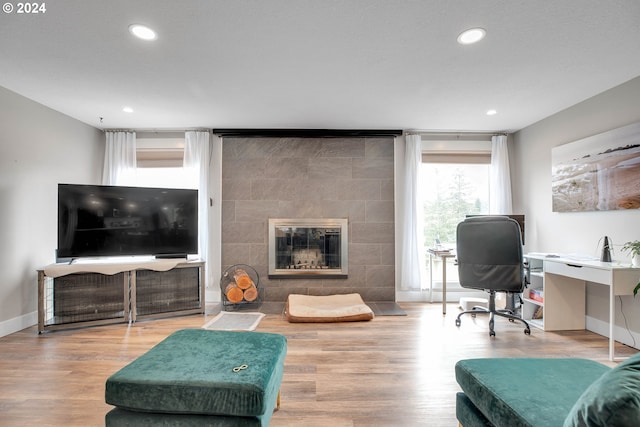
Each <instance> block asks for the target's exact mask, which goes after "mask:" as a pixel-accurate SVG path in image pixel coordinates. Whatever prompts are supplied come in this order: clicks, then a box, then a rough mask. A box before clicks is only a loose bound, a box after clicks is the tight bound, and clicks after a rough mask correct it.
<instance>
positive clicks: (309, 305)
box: [285, 294, 374, 323]
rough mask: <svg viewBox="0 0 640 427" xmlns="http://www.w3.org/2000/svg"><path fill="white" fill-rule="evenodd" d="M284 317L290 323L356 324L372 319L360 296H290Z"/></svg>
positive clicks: (370, 311) (371, 313)
mask: <svg viewBox="0 0 640 427" xmlns="http://www.w3.org/2000/svg"><path fill="white" fill-rule="evenodd" d="M285 315H286V317H287V320H288V321H289V322H292V323H300V322H309V323H316V322H357V321H361V320H371V319H373V318H374V314H373V310H371V308H370V307H369V306H368V305H366V304H365V303H364V301H363V300H362V297H361V296H360V294H344V295H325V296H314V295H299V294H290V295H289V297H287V304H286V308H285Z"/></svg>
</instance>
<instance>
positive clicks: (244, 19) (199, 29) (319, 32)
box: [0, 0, 640, 132]
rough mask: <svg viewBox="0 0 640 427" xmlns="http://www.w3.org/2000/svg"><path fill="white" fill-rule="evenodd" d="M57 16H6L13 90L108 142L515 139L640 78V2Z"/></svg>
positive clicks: (332, 0) (498, 0) (83, 9)
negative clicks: (278, 132) (180, 135)
mask: <svg viewBox="0 0 640 427" xmlns="http://www.w3.org/2000/svg"><path fill="white" fill-rule="evenodd" d="M12 3H13V4H14V5H17V2H15V3H14V2H12ZM45 4H46V12H44V13H39V14H18V13H16V10H14V11H13V12H12V13H6V12H4V13H0V86H3V87H5V88H7V89H9V90H11V91H14V92H17V93H19V94H21V95H23V96H25V97H27V98H30V99H32V100H34V101H37V102H39V103H41V104H44V105H46V106H48V107H50V108H53V109H54V110H57V111H60V112H62V113H64V114H67V115H69V116H71V117H74V118H76V119H78V120H80V121H82V122H85V123H87V124H89V125H91V126H94V127H97V128H103V129H104V128H107V129H115V128H126V129H131V128H132V129H147V130H152V129H158V130H161V129H190V128H310V129H407V130H409V129H411V130H425V131H429V130H431V131H492V132H493V131H501V132H502V131H506V132H512V131H516V130H519V129H522V128H523V127H526V126H528V125H530V124H533V123H535V122H537V121H539V120H541V119H543V118H545V117H548V116H550V115H552V114H554V113H557V112H558V111H561V110H563V109H565V108H567V107H570V106H572V105H574V104H576V103H579V102H581V101H583V100H585V99H587V98H590V97H592V96H594V95H596V94H598V93H601V92H603V91H605V90H607V89H610V88H612V87H614V86H617V85H619V84H621V83H624V82H626V81H628V80H631V79H632V78H634V77H637V76H639V75H640V1H637V0H617V1H615V2H614V1H601V0H563V1H558V0H537V1H526V0H518V1H516V0H493V1H492V0H485V1H478V0H456V1H445V0H421V1H409V0H395V1H392V0H386V1H385V0H323V1H320V0H268V1H266V0H263V1H259V0H181V1H175V0H109V1H104V0H55V1H49V2H46V3H45ZM5 7H6V4H5ZM132 23H142V24H146V25H148V26H150V27H152V28H153V29H155V30H156V31H157V32H158V38H157V40H155V41H153V42H145V41H141V40H138V39H135V38H133V37H132V36H131V34H130V33H129V32H128V26H129V25H130V24H132ZM470 27H482V28H484V29H486V31H487V36H486V38H485V39H484V40H482V41H481V42H479V43H477V44H475V45H469V46H463V45H459V44H458V43H457V42H456V37H457V36H458V34H459V33H460V32H461V31H463V30H465V29H468V28H470ZM125 106H129V107H131V108H133V110H134V112H133V113H125V112H123V111H122V108H123V107H125ZM489 109H495V110H497V114H496V115H494V116H488V115H486V111H487V110H489Z"/></svg>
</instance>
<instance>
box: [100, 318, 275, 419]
mask: <svg viewBox="0 0 640 427" xmlns="http://www.w3.org/2000/svg"><path fill="white" fill-rule="evenodd" d="M286 348H287V340H286V338H285V337H284V336H282V335H278V334H270V333H261V332H231V331H213V330H204V329H184V330H181V331H178V332H175V333H173V334H171V335H170V336H168V337H167V338H165V339H164V340H163V341H162V342H160V343H159V344H157V345H156V346H155V347H153V348H152V349H151V350H149V351H148V352H147V353H145V354H143V355H142V356H140V357H138V358H137V359H136V360H134V361H133V362H131V363H130V364H129V365H127V366H125V367H124V368H122V369H121V370H119V371H118V372H116V373H115V374H113V375H111V376H110V377H109V378H108V379H107V382H106V388H105V400H106V402H107V403H108V404H111V405H114V406H117V407H120V408H122V409H127V410H131V411H143V412H155V413H174V414H207V415H231V416H243V417H250V416H261V415H265V416H268V417H267V418H270V414H271V413H272V411H273V409H274V404H273V403H274V402H275V401H276V397H277V395H278V391H279V389H280V383H281V381H282V376H283V371H284V358H285V355H286ZM244 365H246V368H244V369H237V370H236V371H234V368H237V367H240V366H244Z"/></svg>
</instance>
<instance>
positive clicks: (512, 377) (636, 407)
mask: <svg viewBox="0 0 640 427" xmlns="http://www.w3.org/2000/svg"><path fill="white" fill-rule="evenodd" d="M455 375H456V381H457V382H458V384H459V385H460V388H461V389H462V392H459V393H458V394H457V395H456V417H457V419H458V421H459V423H460V425H461V426H463V427H488V426H494V427H503V426H504V427H556V426H557V427H578V426H580V427H587V426H589V427H595V426H606V427H627V426H629V427H631V426H640V353H639V354H636V355H634V356H633V357H631V358H629V359H627V360H625V361H624V362H622V363H620V364H619V365H617V366H616V367H615V368H613V369H612V368H609V367H607V366H605V365H603V364H601V363H598V362H594V361H592V360H587V359H577V358H564V359H545V358H486V359H467V360H460V361H459V362H458V363H456V366H455Z"/></svg>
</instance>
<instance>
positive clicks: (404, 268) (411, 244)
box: [399, 135, 426, 291]
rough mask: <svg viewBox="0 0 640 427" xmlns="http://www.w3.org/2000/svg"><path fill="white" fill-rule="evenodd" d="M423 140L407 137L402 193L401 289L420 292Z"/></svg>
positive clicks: (423, 265)
mask: <svg viewBox="0 0 640 427" xmlns="http://www.w3.org/2000/svg"><path fill="white" fill-rule="evenodd" d="M421 162H422V139H421V138H420V135H407V136H406V137H405V159H404V163H405V165H404V166H405V168H404V188H403V192H402V199H401V200H402V204H403V208H404V209H403V217H402V218H399V220H400V223H401V229H400V239H401V247H400V266H399V268H400V275H399V276H400V285H399V288H400V290H406V291H420V290H421V288H422V279H423V278H424V277H425V276H426V274H425V273H426V272H425V264H424V261H425V253H424V242H423V238H422V236H423V223H424V221H423V217H422V215H423V212H422V192H421V189H420V163H421Z"/></svg>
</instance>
